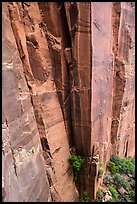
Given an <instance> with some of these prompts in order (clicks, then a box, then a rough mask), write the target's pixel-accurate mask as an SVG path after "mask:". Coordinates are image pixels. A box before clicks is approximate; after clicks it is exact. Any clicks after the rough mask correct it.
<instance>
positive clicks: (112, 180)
mask: <svg viewBox="0 0 137 204" xmlns="http://www.w3.org/2000/svg"><path fill="white" fill-rule="evenodd" d="M95 202H135V157H127V158H122V157H120V156H118V155H112V156H111V158H110V161H109V162H108V164H107V169H106V172H105V174H104V178H103V185H102V186H101V187H100V188H99V189H98V191H97V194H96V201H95Z"/></svg>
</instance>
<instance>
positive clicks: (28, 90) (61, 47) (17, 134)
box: [2, 2, 135, 202]
mask: <svg viewBox="0 0 137 204" xmlns="http://www.w3.org/2000/svg"><path fill="white" fill-rule="evenodd" d="M134 71H135V5H134V2H65V3H63V2H62V3H60V2H9V3H8V2H5V3H4V2H3V3H2V142H3V143H2V145H3V149H2V150H3V156H2V164H3V165H2V193H3V201H8V202H10V201H13V202H14V201H15V202H18V201H24V202H26V201H29V202H31V201H34V202H39V201H40V202H44V201H45V202H47V201H48V202H58V201H60V202H65V201H72V202H75V201H78V199H79V196H78V194H80V195H81V194H82V192H83V191H87V192H88V196H89V198H90V199H91V201H93V200H94V199H95V195H96V191H97V188H98V187H99V186H100V185H101V182H102V181H99V182H98V180H97V174H98V162H99V161H101V162H103V164H104V166H103V168H104V170H105V167H106V164H107V161H108V160H109V158H110V155H112V154H119V155H120V156H130V155H131V156H133V155H134V153H135V94H134V93H135V92H134V90H135V74H134ZM72 150H73V151H74V152H76V154H79V155H81V156H82V157H83V158H84V163H83V165H82V168H81V169H80V172H79V176H78V181H77V182H76V183H75V182H74V181H73V171H72V168H71V166H70V164H69V161H68V158H69V156H70V154H71V153H72V152H73V151H72ZM78 192H79V193H78Z"/></svg>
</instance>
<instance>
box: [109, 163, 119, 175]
mask: <svg viewBox="0 0 137 204" xmlns="http://www.w3.org/2000/svg"><path fill="white" fill-rule="evenodd" d="M108 169H109V171H110V172H111V173H112V174H115V173H117V172H119V167H118V166H117V165H116V164H115V163H114V162H111V161H110V162H109V164H108Z"/></svg>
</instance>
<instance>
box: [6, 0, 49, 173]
mask: <svg viewBox="0 0 137 204" xmlns="http://www.w3.org/2000/svg"><path fill="white" fill-rule="evenodd" d="M11 6H12V7H11ZM13 11H14V13H13ZM15 12H16V11H15V8H14V6H13V4H12V3H11V5H10V6H9V14H10V19H11V26H12V29H13V33H14V37H15V40H16V43H17V47H18V50H19V55H20V58H21V61H22V64H23V69H24V76H25V79H26V83H27V86H28V89H29V92H30V98H31V104H32V107H33V110H34V115H35V119H36V123H37V127H38V131H39V135H40V140H41V144H42V149H43V154H44V158H45V161H46V160H47V159H48V158H50V159H52V156H51V153H50V148H49V145H48V141H47V139H46V132H45V125H44V122H43V119H42V116H41V114H40V113H41V107H40V106H39V104H40V102H39V101H38V100H39V99H38V96H35V94H33V89H32V86H33V84H34V77H33V75H28V70H29V65H28V62H27V60H26V56H25V53H24V51H23V48H22V43H21V40H20V36H19V35H18V29H17V27H16V23H15V22H14V20H15V19H14V18H15ZM26 40H27V42H30V43H31V45H33V46H37V45H38V43H37V41H36V39H35V37H34V36H33V35H32V36H29V37H28V36H27V37H26ZM32 41H33V42H32ZM27 45H28V43H27ZM31 51H32V50H29V49H28V52H29V59H30V61H31V62H30V64H31V65H32V66H31V68H32V67H33V65H34V64H32V63H33V60H34V58H33V59H32V58H31V56H33V54H34V52H32V53H31ZM33 51H34V50H33ZM35 65H36V66H37V64H35ZM38 68H40V67H39V66H38ZM25 71H27V72H25ZM41 72H42V70H41ZM41 72H40V73H41ZM33 74H34V73H33ZM27 76H29V78H28V77H27ZM34 76H35V74H34ZM39 80H41V78H40V79H39ZM12 154H13V151H12ZM13 155H14V154H13ZM14 161H15V159H14ZM14 163H15V162H14ZM48 163H49V161H48ZM49 164H50V165H51V162H50V163H49ZM14 166H15V165H14ZM51 166H52V165H51ZM15 167H16V166H15ZM15 170H16V168H15Z"/></svg>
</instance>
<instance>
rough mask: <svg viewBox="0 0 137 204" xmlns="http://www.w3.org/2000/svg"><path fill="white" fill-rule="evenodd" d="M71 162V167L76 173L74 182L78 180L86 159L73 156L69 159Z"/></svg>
mask: <svg viewBox="0 0 137 204" xmlns="http://www.w3.org/2000/svg"><path fill="white" fill-rule="evenodd" d="M69 161H70V163H71V166H72V168H73V173H74V181H77V180H78V172H79V170H80V168H81V165H82V163H83V162H84V159H82V158H81V156H79V155H78V156H77V155H73V156H70V157H69Z"/></svg>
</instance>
